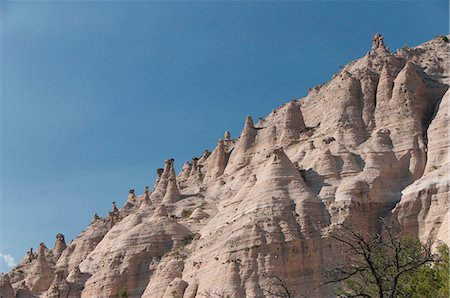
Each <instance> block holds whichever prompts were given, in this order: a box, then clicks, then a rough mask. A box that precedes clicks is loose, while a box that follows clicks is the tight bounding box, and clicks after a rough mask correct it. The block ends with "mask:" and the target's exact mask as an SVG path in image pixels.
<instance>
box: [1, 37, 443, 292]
mask: <svg viewBox="0 0 450 298" xmlns="http://www.w3.org/2000/svg"><path fill="white" fill-rule="evenodd" d="M448 61H449V44H448V43H447V42H445V41H444V40H442V39H433V40H431V41H428V42H426V43H424V44H422V45H419V46H417V47H415V48H404V49H401V50H399V51H397V52H396V53H391V52H390V51H389V49H388V48H387V47H386V46H385V45H384V41H383V37H382V36H381V35H379V34H377V35H375V37H374V38H373V43H372V48H371V50H370V52H369V53H368V54H367V55H365V56H364V57H362V58H361V59H359V60H356V61H354V62H351V63H349V64H348V65H346V66H345V67H344V68H343V69H341V70H340V71H339V72H338V73H336V74H335V75H334V76H333V78H332V79H331V81H329V82H327V83H325V84H323V85H320V86H317V87H315V88H312V89H310V91H309V94H308V95H307V96H306V97H305V98H302V99H299V100H294V101H292V102H289V103H287V104H285V105H283V106H281V107H279V108H277V109H274V110H273V111H272V112H271V113H270V114H269V115H268V116H267V117H266V118H265V119H261V120H260V121H259V122H258V123H256V124H255V123H254V122H253V120H252V118H251V117H247V119H246V121H245V124H244V128H243V130H242V133H241V135H240V136H239V137H238V138H235V139H232V138H231V137H230V135H229V133H226V134H225V138H224V139H221V140H219V141H218V144H217V147H216V148H215V149H214V150H213V151H212V152H209V151H205V152H204V153H203V154H202V155H201V156H200V157H199V158H193V159H192V161H189V162H186V163H185V164H184V166H183V169H182V170H181V172H180V173H179V174H178V175H176V173H175V170H174V160H172V159H169V160H166V161H165V164H164V168H161V169H158V170H157V174H158V175H157V181H156V182H155V185H154V187H153V189H152V190H150V189H149V188H148V187H147V188H146V189H145V191H144V193H143V194H142V195H135V192H134V190H130V193H129V195H128V200H127V202H126V204H125V205H124V206H123V207H122V208H120V209H118V208H117V207H116V205H115V204H113V208H112V211H111V212H110V213H109V215H108V216H106V217H105V218H101V217H98V216H97V215H95V216H94V218H93V220H92V222H91V223H90V224H89V226H88V227H87V228H86V230H85V231H83V232H82V233H81V234H80V235H79V236H78V237H77V238H75V239H74V240H72V241H71V242H70V243H69V244H67V245H66V243H65V240H64V236H63V235H61V234H58V235H57V237H56V243H55V245H54V247H53V248H52V249H49V248H47V247H46V246H45V245H44V244H41V245H40V247H39V249H38V250H37V252H33V250H30V251H29V252H28V253H27V255H26V256H25V258H24V259H23V260H22V261H21V263H20V264H19V265H18V266H17V267H16V268H14V269H13V270H12V271H11V272H9V273H8V274H7V275H5V276H2V278H1V283H0V290H1V295H3V296H2V297H99V298H100V297H119V296H120V295H123V294H125V293H126V294H127V295H128V297H141V296H142V297H186V298H188V297H226V296H227V295H229V296H230V297H264V296H271V295H270V294H268V291H271V292H277V291H279V290H280V289H279V286H277V280H276V279H275V278H274V277H273V276H276V277H279V278H280V279H282V280H283V282H284V283H285V285H286V286H287V287H288V289H289V290H290V291H291V292H292V293H293V294H294V296H295V297H327V296H329V295H330V293H331V290H330V288H329V287H318V285H319V284H320V283H321V281H323V274H324V272H325V270H326V269H327V268H329V267H330V266H332V265H333V264H334V263H336V262H341V261H342V260H344V258H345V256H344V255H343V253H342V249H341V248H340V247H339V245H338V244H337V243H335V242H333V241H332V240H331V239H332V238H331V237H330V233H333V232H336V230H338V229H339V227H340V226H339V224H340V223H346V224H347V225H355V226H357V227H358V228H359V229H362V230H364V231H366V232H375V231H377V229H378V228H379V226H378V223H377V218H379V217H380V216H381V217H385V218H386V219H387V220H388V221H389V222H390V223H392V224H393V225H394V226H395V227H396V228H398V230H399V231H400V232H402V233H409V234H414V235H418V236H419V237H420V238H421V239H422V240H424V241H427V240H431V241H433V242H437V241H438V240H441V241H444V242H446V243H448V244H450V238H449V233H448V223H449V216H450V215H449V196H448V193H449V185H450V184H449V178H448V175H447V173H448V172H449V169H448V167H449V159H448V151H449V139H448V137H449V131H448V128H449V117H448V108H449V102H448V101H449V97H450V95H449V92H448V91H447V89H448V84H449V77H448V76H449V73H448V72H449V70H448V67H447V66H448V65H447V63H448Z"/></svg>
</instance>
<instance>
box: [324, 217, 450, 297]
mask: <svg viewBox="0 0 450 298" xmlns="http://www.w3.org/2000/svg"><path fill="white" fill-rule="evenodd" d="M332 237H333V238H334V239H336V240H337V241H338V242H340V243H341V244H343V245H344V247H347V248H348V250H347V251H346V253H347V254H348V255H349V260H348V262H346V264H342V265H339V266H336V267H335V268H333V269H332V270H330V271H329V274H328V281H327V282H325V284H329V283H340V287H339V288H337V290H336V294H337V295H338V296H339V297H380V298H385V297H390V298H399V297H448V247H446V246H440V247H439V250H438V253H432V250H431V245H430V244H429V243H428V244H422V243H421V242H420V241H419V239H417V238H413V237H403V238H400V237H399V236H398V235H395V234H394V233H393V232H392V229H391V227H389V226H388V225H386V224H385V223H384V221H382V232H381V233H380V234H376V235H364V234H362V233H360V232H359V231H356V230H355V229H352V228H349V227H347V226H345V225H342V229H341V230H340V233H339V234H335V235H332ZM431 288H432V290H430V289H431ZM420 293H423V294H424V296H423V295H422V294H420ZM430 293H436V295H433V294H432V295H431V296H430ZM421 295H422V296H421ZM439 295H444V296H439Z"/></svg>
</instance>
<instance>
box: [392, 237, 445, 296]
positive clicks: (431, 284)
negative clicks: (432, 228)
mask: <svg viewBox="0 0 450 298" xmlns="http://www.w3.org/2000/svg"><path fill="white" fill-rule="evenodd" d="M449 269H450V268H449V248H448V246H447V245H446V244H444V243H441V244H439V245H438V246H437V253H436V254H435V261H434V262H433V263H431V264H427V265H425V266H422V267H421V268H419V269H418V270H416V271H414V272H413V273H411V274H408V275H405V276H404V277H403V278H402V280H401V281H400V285H399V297H411V298H427V297H434V298H447V297H450V289H449V283H450V277H449Z"/></svg>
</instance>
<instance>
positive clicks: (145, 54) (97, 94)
mask: <svg viewBox="0 0 450 298" xmlns="http://www.w3.org/2000/svg"><path fill="white" fill-rule="evenodd" d="M0 5H1V16H0V19H1V50H2V53H1V54H2V56H1V67H0V69H1V72H2V73H1V75H2V77H1V83H2V86H1V87H2V88H1V115H0V116H1V165H0V168H1V186H0V187H1V205H0V207H1V215H0V216H1V241H0V242H1V245H0V254H1V255H0V257H1V256H3V255H5V254H10V255H12V256H13V257H14V258H15V260H16V262H17V261H18V260H20V259H21V258H22V256H23V255H24V254H25V252H26V250H28V248H29V247H31V246H33V247H35V248H36V247H37V246H38V244H39V242H41V241H44V242H45V243H46V244H47V246H49V247H52V246H53V244H54V239H55V235H56V234H57V233H59V232H61V233H63V234H65V235H66V239H67V240H68V241H70V239H72V238H73V237H75V236H76V235H77V234H78V233H79V232H80V231H81V230H83V229H84V228H85V227H86V226H87V224H88V223H89V222H90V220H91V217H92V215H93V214H94V212H98V213H99V214H100V215H105V214H106V213H107V212H108V211H109V210H110V207H111V201H114V200H115V201H117V202H118V203H119V204H118V205H122V204H123V202H124V201H125V199H126V196H127V191H128V189H129V188H135V189H136V190H137V191H138V192H142V191H143V189H144V186H145V185H147V184H149V185H151V186H152V185H153V182H154V179H155V174H154V173H155V169H156V168H158V167H161V166H162V165H163V162H164V159H166V158H172V157H173V158H175V163H176V165H177V168H178V169H179V168H180V167H181V165H182V164H183V163H184V161H186V160H189V159H191V157H193V156H198V155H200V154H201V153H202V151H203V150H204V149H210V150H211V149H213V148H214V147H215V144H216V141H217V139H219V138H221V137H222V136H223V132H224V131H225V130H230V131H231V133H232V135H233V136H237V135H238V134H239V132H240V130H241V128H242V125H243V122H244V119H245V116H246V115H247V114H250V115H252V116H254V117H255V118H258V117H262V116H265V115H267V114H268V113H269V112H270V111H271V110H272V109H273V108H275V107H277V106H279V105H280V104H282V103H284V102H287V101H289V100H291V99H292V98H299V97H302V96H304V95H305V94H306V93H307V90H308V88H309V87H313V86H315V85H317V84H320V83H322V82H325V81H327V80H329V79H330V78H331V76H332V74H333V73H335V72H336V71H337V70H338V69H339V66H341V65H344V64H345V63H347V62H349V61H351V60H354V59H356V58H358V57H361V56H363V55H364V54H366V53H367V51H369V49H370V46H371V39H372V36H373V35H374V33H376V32H381V33H382V34H383V35H384V36H385V41H386V43H387V45H388V46H390V48H391V49H393V50H395V49H397V48H399V47H402V46H404V45H405V44H407V45H410V46H413V45H417V44H419V43H422V42H424V41H426V40H428V39H431V38H433V37H435V36H436V35H438V34H447V33H448V32H447V31H448V1H423V2H420V1H414V2H406V1H399V2H393V3H391V2H386V1H385V2H380V1H352V2H336V1H328V2H327V1H321V2H317V1H316V2H312V1H311V2H305V1H298V2H200V1H199V2H178V1H175V2H142V1H141V2H127V1H117V2H101V1H97V2H90V1H79V2H64V3H57V2H38V1H36V2H1V4H0ZM5 270H7V267H6V264H5V262H4V260H0V271H5Z"/></svg>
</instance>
